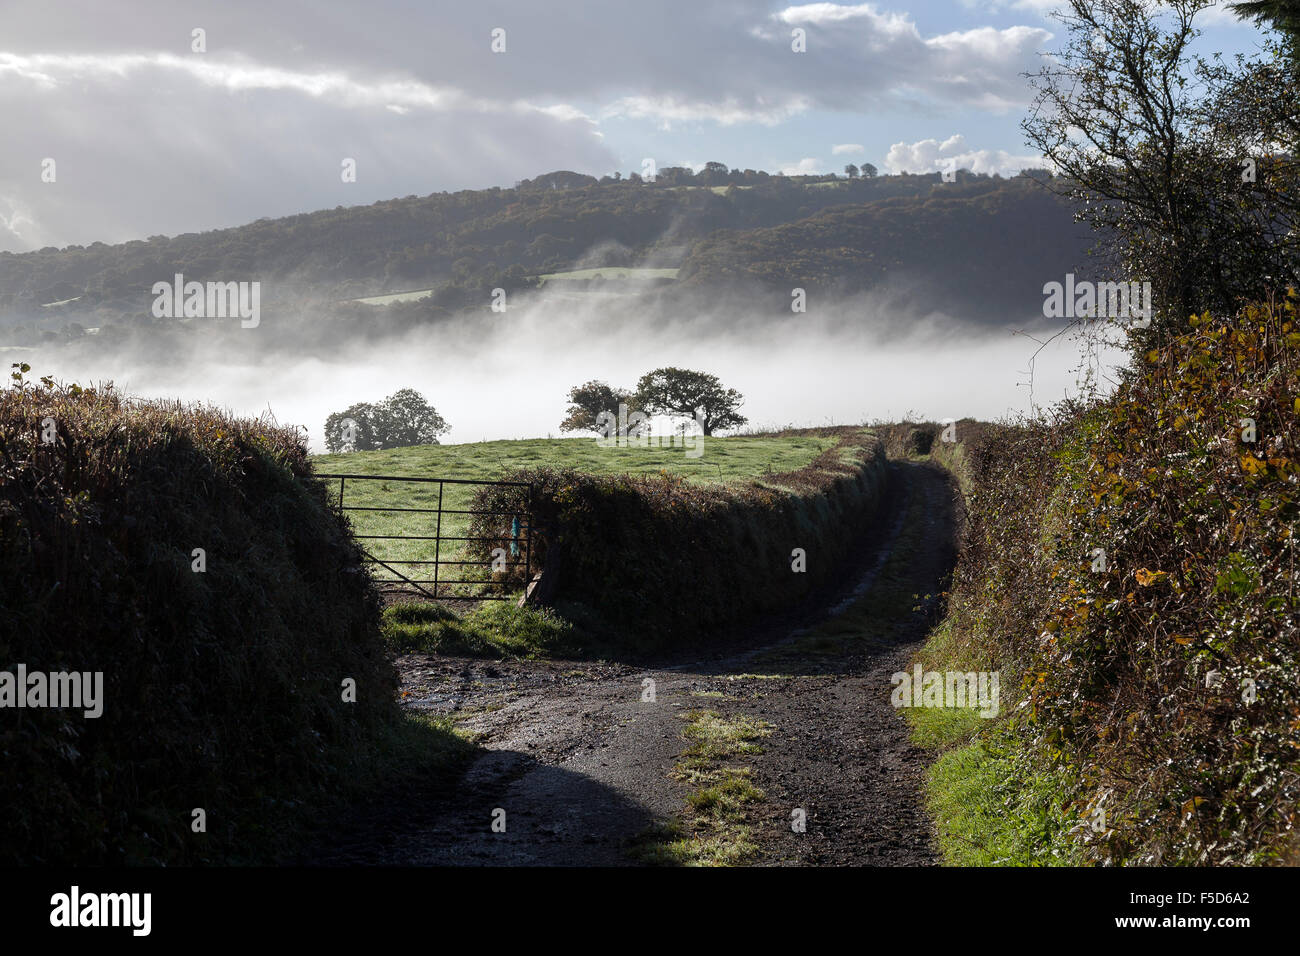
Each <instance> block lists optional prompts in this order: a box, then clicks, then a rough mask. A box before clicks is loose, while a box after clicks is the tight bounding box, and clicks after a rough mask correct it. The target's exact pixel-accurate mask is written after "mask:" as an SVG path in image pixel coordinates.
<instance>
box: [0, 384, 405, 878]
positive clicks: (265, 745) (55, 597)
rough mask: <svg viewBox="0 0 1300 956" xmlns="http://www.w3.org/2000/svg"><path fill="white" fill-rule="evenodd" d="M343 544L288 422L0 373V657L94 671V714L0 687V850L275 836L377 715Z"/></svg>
mask: <svg viewBox="0 0 1300 956" xmlns="http://www.w3.org/2000/svg"><path fill="white" fill-rule="evenodd" d="M47 438H48V439H49V440H48V441H46V439H47ZM195 549H202V550H203V551H204V555H203V558H204V560H205V562H206V569H205V570H202V571H199V570H195V568H196V567H198V565H197V564H196V562H197V561H198V558H199V556H197V555H195V553H194V552H195ZM359 557H360V556H359V553H358V551H357V549H356V547H355V545H354V544H353V542H352V541H351V540H350V537H349V534H348V530H347V527H346V525H345V524H344V523H343V522H342V521H341V520H340V519H339V518H338V517H337V516H336V515H335V514H334V513H332V512H331V510H330V508H329V507H328V504H327V502H326V499H325V492H324V488H323V486H322V485H321V484H320V483H318V482H315V481H313V480H311V471H310V467H309V464H308V460H307V455H306V448H305V447H304V445H303V443H302V441H301V439H300V438H299V437H298V436H296V435H295V434H294V433H293V432H291V431H289V430H287V429H282V428H277V427H275V426H274V425H270V424H266V423H263V422H257V421H247V420H240V419H236V418H232V417H230V416H228V415H226V414H223V413H222V412H220V411H217V410H215V409H211V408H201V407H185V406H182V405H179V404H176V403H161V402H160V403H148V402H139V401H131V400H127V399H125V398H122V397H120V396H119V395H117V394H116V393H115V392H114V391H113V390H112V389H111V387H110V388H101V389H81V388H78V387H76V386H67V387H63V386H56V385H54V384H53V383H52V382H49V381H48V380H46V381H45V382H44V383H43V384H41V385H31V384H28V383H26V382H24V381H20V382H19V384H18V385H17V386H15V387H14V388H10V389H8V390H5V391H0V669H8V670H11V671H12V670H13V669H14V668H15V666H16V665H17V664H20V663H21V664H24V665H26V667H27V669H28V671H29V672H30V671H37V670H39V671H78V672H96V671H99V672H102V673H103V680H104V693H103V696H104V701H103V714H102V716H100V717H98V718H86V717H84V716H83V715H82V712H81V711H80V710H67V709H48V708H47V709H21V710H20V709H10V708H4V709H0V755H2V757H3V765H4V770H3V773H0V859H3V860H4V861H5V862H23V863H43V862H44V863H50V862H58V863H120V862H125V863H176V862H199V861H207V860H220V859H230V858H236V857H242V858H248V857H249V856H251V855H257V854H262V855H264V854H266V853H267V852H268V851H269V850H270V849H272V848H274V847H275V846H276V845H277V840H278V835H277V833H276V820H277V819H279V818H280V817H281V816H283V813H284V812H286V811H287V810H291V809H292V808H293V807H294V806H300V805H301V804H302V803H303V802H304V801H308V800H309V799H310V798H311V797H312V796H313V795H315V794H317V793H318V792H319V791H321V790H323V789H325V788H326V787H327V786H328V785H329V784H330V782H331V781H332V780H334V778H335V777H337V775H338V773H339V768H340V767H341V766H342V761H344V760H345V756H346V755H348V754H350V753H352V752H353V750H354V749H355V748H357V747H358V746H359V745H361V744H364V743H365V742H366V741H367V740H368V739H370V738H371V737H372V736H373V735H374V734H377V733H387V732H388V731H390V730H391V729H392V722H393V720H394V719H395V710H394V704H393V696H394V690H395V675H394V672H393V670H392V669H391V665H390V664H389V663H388V662H387V660H386V659H385V656H384V653H383V650H382V647H381V644H380V640H379V635H378V614H379V611H378V605H377V599H376V597H375V594H374V591H373V588H372V586H371V585H370V583H369V582H368V579H367V576H366V575H365V574H364V573H363V571H362V569H361V564H360V561H359ZM346 679H352V680H354V681H355V682H356V703H345V702H344V701H343V682H344V681H345V680H346ZM195 809H202V810H204V811H205V814H206V832H196V830H195V828H194V825H193V824H194V822H195V817H194V814H193V811H194V810H195Z"/></svg>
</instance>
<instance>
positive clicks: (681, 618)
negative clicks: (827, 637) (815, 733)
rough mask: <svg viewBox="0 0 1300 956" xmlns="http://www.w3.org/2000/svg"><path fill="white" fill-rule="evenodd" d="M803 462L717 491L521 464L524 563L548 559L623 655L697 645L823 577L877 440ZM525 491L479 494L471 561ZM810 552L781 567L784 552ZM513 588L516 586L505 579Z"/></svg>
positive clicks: (854, 516)
mask: <svg viewBox="0 0 1300 956" xmlns="http://www.w3.org/2000/svg"><path fill="white" fill-rule="evenodd" d="M838 434H839V437H840V444H839V445H837V446H836V447H834V448H831V449H829V450H827V451H826V452H823V453H822V454H821V455H820V456H819V457H818V458H817V459H816V460H814V461H813V462H812V463H811V464H809V465H808V466H806V467H804V468H802V469H800V470H798V471H795V472H789V473H786V474H779V475H774V476H772V478H771V479H770V480H768V481H764V482H759V481H752V482H750V483H749V484H748V485H734V486H731V487H719V486H709V485H699V484H696V485H692V484H690V483H688V482H686V481H685V480H683V479H682V478H680V477H677V476H674V475H669V474H666V473H665V474H661V475H657V476H638V475H619V476H611V477H605V476H597V475H587V474H581V473H579V472H576V471H574V470H571V469H554V468H532V469H526V470H523V471H521V472H519V473H517V474H515V475H514V476H512V477H513V478H514V479H515V480H519V481H526V482H531V483H532V486H533V498H532V500H533V514H534V521H535V525H536V527H535V536H534V540H533V546H534V549H535V552H534V554H533V556H532V562H531V563H532V567H533V568H535V569H536V568H540V567H543V566H546V565H547V564H548V563H553V564H555V566H556V567H557V569H558V572H559V596H560V598H562V599H567V600H569V601H571V602H574V603H579V604H585V605H587V606H589V607H591V608H592V609H594V610H595V611H596V612H598V614H599V617H600V618H601V620H603V621H604V622H606V623H607V624H608V625H609V626H610V627H611V628H612V629H613V630H614V631H616V632H619V633H622V634H624V635H625V636H626V639H628V640H631V641H634V642H635V643H632V644H630V645H628V646H626V647H625V648H624V650H626V651H630V652H633V653H638V652H650V651H654V650H659V649H662V648H665V647H669V646H672V645H673V644H680V643H683V642H687V641H698V640H700V639H701V638H702V637H704V636H707V635H708V634H710V633H711V632H714V631H716V630H718V629H721V628H724V627H727V626H731V625H733V624H734V623H735V621H736V612H737V609H738V608H739V609H744V611H745V612H746V613H747V614H759V613H762V612H764V611H769V610H774V609H776V608H779V607H787V606H789V605H790V604H791V603H792V602H794V601H797V600H798V599H799V598H801V597H803V596H804V595H806V594H808V593H809V591H810V590H811V589H812V588H813V587H815V586H816V585H817V584H818V583H820V582H823V581H825V580H827V578H828V576H829V575H831V574H832V573H834V570H835V568H836V565H837V562H838V561H839V560H840V559H841V558H842V557H843V556H844V555H845V554H847V553H848V550H849V549H850V548H851V546H852V544H853V542H854V540H855V537H856V534H857V532H856V529H858V528H860V527H862V525H863V524H864V523H865V522H866V521H867V520H869V518H870V516H871V515H872V513H873V512H874V510H875V507H876V505H877V503H878V501H879V499H880V496H881V493H882V491H883V483H884V480H885V458H884V452H883V449H882V446H881V444H880V442H879V441H878V440H876V439H875V438H874V437H873V436H872V435H871V433H869V432H867V431H865V430H863V429H855V428H843V429H839V430H838ZM525 495H526V492H525V491H524V490H523V489H517V488H502V487H494V488H488V489H484V490H483V491H482V492H480V493H479V494H478V495H477V496H476V498H475V503H474V508H475V509H477V510H481V511H486V512H492V514H487V515H477V516H475V518H474V520H473V522H472V523H471V526H470V536H471V537H474V538H481V539H483V540H478V541H474V542H472V543H471V544H470V547H469V548H468V551H469V553H470V554H471V556H473V557H476V558H478V559H480V560H487V558H488V557H489V556H490V554H491V551H492V549H493V548H498V547H504V546H506V545H507V544H508V542H509V540H510V531H509V528H508V527H506V526H504V525H503V524H502V522H501V519H499V518H495V517H494V516H493V515H494V514H499V513H501V512H511V511H517V510H520V509H521V508H522V507H523V505H524V503H525V502H524V500H523V496H525ZM795 548H803V549H804V550H805V551H806V553H807V555H808V564H807V572H806V573H794V572H793V571H792V570H791V559H792V551H793V549H795ZM517 583H519V584H522V583H523V582H522V581H519V582H517Z"/></svg>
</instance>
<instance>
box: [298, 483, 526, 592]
mask: <svg viewBox="0 0 1300 956" xmlns="http://www.w3.org/2000/svg"><path fill="white" fill-rule="evenodd" d="M316 477H318V478H321V479H324V480H327V481H337V482H338V483H339V493H338V499H337V504H336V505H335V507H337V509H338V510H339V512H340V513H342V512H349V511H350V512H359V513H361V514H360V515H359V516H358V517H356V518H354V519H353V522H352V523H353V527H354V529H355V530H356V531H359V532H366V533H359V534H355V535H354V537H355V538H356V539H357V540H358V541H360V542H363V543H362V546H361V549H362V552H363V553H364V554H365V560H366V562H367V563H369V564H372V565H375V566H377V567H381V568H384V569H385V570H387V571H388V572H390V573H391V574H392V575H393V576H392V577H379V576H377V577H376V581H377V583H379V584H381V585H389V586H394V585H395V586H398V587H402V586H404V585H410V586H411V587H413V588H414V589H415V590H417V591H419V592H421V593H422V594H424V595H425V596H427V597H429V598H432V599H435V600H437V599H439V598H443V599H448V598H455V599H458V600H473V601H506V600H509V599H510V595H509V594H508V593H505V588H506V587H507V582H508V581H509V576H508V575H507V577H506V578H504V579H502V580H493V579H492V573H491V572H495V571H507V572H509V571H511V570H516V569H518V568H519V567H522V568H523V571H524V578H523V586H525V587H526V586H527V584H528V582H529V581H530V580H531V578H532V542H533V527H532V525H533V521H532V510H533V486H532V485H530V484H528V483H527V482H522V481H471V480H467V479H464V478H401V477H396V476H393V475H349V474H318V475H317V476H316ZM368 482H370V483H373V482H378V483H379V486H378V488H376V487H375V485H374V484H366V483H368ZM390 483H391V484H396V485H398V489H400V493H399V495H398V497H399V500H400V502H401V505H400V506H399V505H394V506H388V505H387V504H376V503H375V502H376V499H377V498H378V497H380V496H382V495H383V494H384V493H385V492H396V491H398V489H394V488H393V487H391V486H390ZM448 486H450V490H449V489H448ZM487 486H495V487H507V488H527V489H528V497H527V501H528V505H527V508H526V510H524V511H494V510H483V509H475V508H470V507H458V506H463V505H469V504H472V498H473V492H474V491H476V490H477V489H478V488H481V487H487ZM348 492H351V493H352V495H353V498H352V500H354V501H355V500H358V499H360V500H362V501H364V502H366V503H365V504H347V503H346V501H347V499H345V494H346V493H348ZM412 502H414V503H418V504H420V505H424V506H425V507H409V506H407V505H409V504H410V503H412ZM408 514H425V515H429V516H430V517H429V518H428V519H427V525H428V526H427V527H424V528H417V529H415V530H421V531H429V532H431V533H430V534H410V533H402V534H379V533H370V532H379V531H394V530H403V531H405V530H407V529H406V528H405V519H404V518H403V517H401V516H404V515H408ZM473 515H489V516H496V517H499V518H501V519H502V522H503V524H502V529H503V530H502V533H501V534H495V535H477V536H471V535H469V534H468V533H458V532H468V530H469V524H470V522H471V521H472V518H471V516H473ZM392 516H399V517H396V518H393V517H392ZM444 516H446V520H444ZM507 520H508V521H509V531H506V530H505V527H506V525H505V522H506V521H507ZM470 541H495V542H499V543H500V545H501V548H500V551H502V552H503V553H502V554H501V555H499V556H497V557H496V558H495V559H493V558H489V559H487V560H478V561H467V560H464V559H463V555H462V554H461V545H462V544H464V543H467V542H470ZM370 542H375V544H371V543H370ZM380 542H384V543H385V544H386V547H384V546H381V545H380V544H379V543H380ZM493 550H494V552H495V551H496V550H497V549H493ZM376 551H383V552H385V553H382V554H376ZM393 551H396V552H398V553H397V555H394V554H393V553H392V552H393ZM412 555H414V556H412ZM474 567H482V568H487V569H489V574H488V576H487V578H486V579H481V578H473V577H471V578H469V579H466V578H465V577H464V576H463V575H464V570H463V569H465V568H474ZM400 569H405V573H404V572H403V570H400ZM444 569H446V571H444ZM452 569H455V571H454V572H453V571H452ZM430 573H431V574H432V575H433V577H428V575H429V574H430ZM421 575H424V576H423V577H421ZM496 585H499V586H500V588H501V590H499V591H496V592H492V591H490V590H489V591H486V592H485V591H484V588H491V587H493V586H496ZM430 586H431V589H430Z"/></svg>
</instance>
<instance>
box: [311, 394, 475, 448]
mask: <svg viewBox="0 0 1300 956" xmlns="http://www.w3.org/2000/svg"><path fill="white" fill-rule="evenodd" d="M450 430H451V426H450V425H448V424H447V422H446V420H445V419H444V418H443V417H442V416H441V415H439V414H438V412H437V410H436V409H435V408H434V407H433V406H432V405H430V404H429V403H428V402H427V401H425V398H424V396H423V395H421V394H420V393H419V392H417V391H416V390H415V389H413V388H401V389H398V390H397V391H396V392H394V393H393V394H392V395H389V396H388V397H387V398H386V399H384V400H383V401H382V402H380V403H379V404H378V405H373V404H371V403H369V402H360V403H358V404H356V405H353V406H351V407H350V408H346V409H344V410H343V411H341V412H335V413H333V414H332V415H330V416H329V417H328V418H326V419H325V447H327V448H328V449H329V450H330V451H331V452H335V453H337V452H342V451H373V450H375V449H384V448H404V447H406V446H409V445H436V444H438V436H439V435H442V434H445V433H446V432H448V431H450Z"/></svg>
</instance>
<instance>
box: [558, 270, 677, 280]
mask: <svg viewBox="0 0 1300 956" xmlns="http://www.w3.org/2000/svg"><path fill="white" fill-rule="evenodd" d="M598 276H599V277H600V278H603V279H676V278H677V270H676V269H622V268H607V269H575V270H573V271H572V272H548V273H546V274H545V275H540V276H538V277H537V278H539V279H541V280H542V281H543V282H550V281H551V280H552V279H557V280H560V281H563V280H565V279H595V278H596V277H598Z"/></svg>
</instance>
